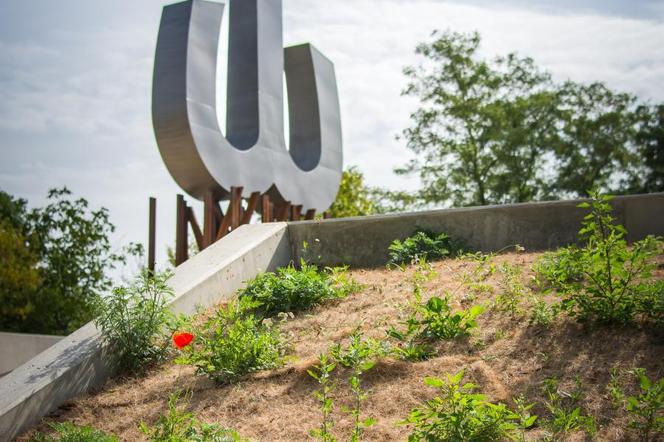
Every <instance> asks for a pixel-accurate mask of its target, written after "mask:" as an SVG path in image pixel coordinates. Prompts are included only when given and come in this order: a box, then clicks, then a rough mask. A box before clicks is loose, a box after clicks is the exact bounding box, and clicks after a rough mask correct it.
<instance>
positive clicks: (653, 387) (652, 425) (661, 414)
mask: <svg viewBox="0 0 664 442" xmlns="http://www.w3.org/2000/svg"><path fill="white" fill-rule="evenodd" d="M629 373H630V374H632V375H633V377H634V379H635V381H636V383H637V384H638V391H635V392H634V393H633V394H629V393H627V392H626V391H625V390H626V388H625V386H623V385H621V384H620V382H619V381H618V373H617V370H612V371H611V382H610V383H609V386H608V390H609V393H610V394H611V397H612V399H613V402H614V404H615V405H616V406H618V407H620V408H622V409H623V410H624V411H625V412H626V413H627V414H628V415H629V418H630V422H629V424H628V425H629V428H631V429H633V430H634V431H636V433H637V434H638V437H639V440H641V441H651V440H659V439H658V437H661V436H663V435H664V378H660V379H659V380H657V381H653V380H651V379H650V378H649V377H648V376H647V375H646V372H645V370H644V369H643V368H635V369H633V370H630V372H629Z"/></svg>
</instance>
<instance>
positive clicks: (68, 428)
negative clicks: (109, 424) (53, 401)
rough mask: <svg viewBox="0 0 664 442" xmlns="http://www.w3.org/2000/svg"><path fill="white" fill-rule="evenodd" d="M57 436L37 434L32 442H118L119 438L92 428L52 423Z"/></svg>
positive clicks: (68, 423)
mask: <svg viewBox="0 0 664 442" xmlns="http://www.w3.org/2000/svg"><path fill="white" fill-rule="evenodd" d="M50 427H51V428H52V429H53V430H54V431H55V435H53V436H47V435H45V434H42V433H37V434H35V435H34V436H32V437H31V438H30V442H118V440H119V439H118V438H117V437H115V436H113V435H109V434H106V433H104V432H103V431H100V430H97V429H95V428H92V427H90V426H87V425H85V426H80V427H79V426H76V425H74V424H73V423H71V422H56V423H51V424H50Z"/></svg>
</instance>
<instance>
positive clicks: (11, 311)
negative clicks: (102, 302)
mask: <svg viewBox="0 0 664 442" xmlns="http://www.w3.org/2000/svg"><path fill="white" fill-rule="evenodd" d="M0 216H1V218H0V226H2V227H1V228H0V236H1V237H2V240H0V242H1V245H0V247H2V256H3V258H2V260H3V264H6V266H3V267H5V268H4V269H3V270H2V272H0V302H1V305H3V309H2V316H1V317H0V329H2V330H8V331H17V332H30V333H52V334H67V333H70V332H72V331H73V330H76V329H77V328H78V327H80V326H81V325H83V324H85V323H86V322H88V321H89V320H91V319H92V317H93V315H94V306H95V303H96V301H97V300H98V299H99V297H100V296H101V295H102V294H103V293H105V292H106V291H108V290H109V289H110V287H111V279H110V278H109V276H108V274H107V273H108V271H109V270H111V269H113V268H115V267H116V266H117V265H119V264H122V263H125V262H126V259H127V255H128V254H129V255H131V254H134V255H140V253H141V247H140V246H139V245H133V244H132V245H130V246H129V247H128V248H127V249H124V250H123V249H121V248H117V250H114V247H113V244H112V243H111V240H110V235H111V233H112V232H113V231H114V230H115V227H114V226H113V224H112V223H111V222H110V220H109V215H108V210H106V209H105V208H101V209H98V210H91V209H90V208H89V204H88V202H87V201H86V200H85V199H83V198H78V199H74V198H73V197H72V194H71V192H70V191H69V190H68V189H66V188H62V189H53V190H51V191H50V192H49V194H48V204H47V205H46V206H45V207H42V208H35V209H32V210H29V211H28V210H27V208H26V202H25V201H24V200H20V199H18V200H16V199H14V198H12V197H11V196H10V195H8V194H7V193H5V192H0ZM17 286H18V287H20V289H19V290H17Z"/></svg>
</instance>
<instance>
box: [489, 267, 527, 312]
mask: <svg viewBox="0 0 664 442" xmlns="http://www.w3.org/2000/svg"><path fill="white" fill-rule="evenodd" d="M500 273H501V274H502V280H501V282H500V289H501V291H500V294H499V295H498V296H496V299H495V303H494V305H495V308H496V310H498V311H502V312H508V313H510V314H511V315H512V316H516V315H517V314H518V313H519V311H520V308H519V306H520V304H521V302H522V301H523V299H524V298H525V297H526V294H527V289H526V287H525V286H524V285H523V282H522V281H521V269H520V268H519V267H518V266H516V265H514V264H510V263H507V262H503V263H502V265H501V266H500Z"/></svg>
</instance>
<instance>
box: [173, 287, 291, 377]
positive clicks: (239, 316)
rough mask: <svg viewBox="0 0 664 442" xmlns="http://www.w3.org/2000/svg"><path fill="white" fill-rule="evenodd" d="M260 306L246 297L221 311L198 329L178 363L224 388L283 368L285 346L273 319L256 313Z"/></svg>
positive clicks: (219, 309) (218, 310) (221, 308)
mask: <svg viewBox="0 0 664 442" xmlns="http://www.w3.org/2000/svg"><path fill="white" fill-rule="evenodd" d="M257 305H258V303H257V302H255V301H251V300H250V299H249V298H246V297H244V298H239V299H238V300H234V301H231V302H229V303H228V304H226V305H223V306H221V307H219V308H218V309H217V310H216V312H215V313H214V315H212V316H211V317H210V318H208V319H207V320H206V321H205V322H204V323H203V324H202V325H201V326H199V327H198V328H197V330H196V333H195V334H196V339H195V340H194V342H193V343H192V344H191V345H189V346H187V347H185V348H184V349H183V350H182V355H181V356H180V357H179V358H178V359H177V360H176V362H177V363H179V364H188V365H194V366H195V367H196V371H197V373H203V374H206V375H207V376H209V377H210V378H211V379H213V380H214V381H216V382H219V383H222V384H224V383H230V382H233V381H235V380H236V379H238V378H239V377H241V376H244V375H246V374H248V373H251V372H254V371H258V370H265V369H270V368H275V367H279V366H281V365H282V364H283V361H284V355H285V352H286V343H285V342H284V339H283V337H282V335H281V333H280V332H279V330H278V328H277V327H276V326H275V325H273V324H272V320H271V319H265V320H263V319H261V318H260V317H259V316H256V315H255V314H254V313H253V310H254V309H255V308H256V307H257Z"/></svg>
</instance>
